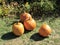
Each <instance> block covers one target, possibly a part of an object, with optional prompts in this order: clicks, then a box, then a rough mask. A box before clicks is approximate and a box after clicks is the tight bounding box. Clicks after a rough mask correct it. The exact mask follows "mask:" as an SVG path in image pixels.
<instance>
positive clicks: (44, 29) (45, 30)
mask: <svg viewBox="0 0 60 45" xmlns="http://www.w3.org/2000/svg"><path fill="white" fill-rule="evenodd" d="M39 34H40V35H41V36H43V37H46V36H48V35H49V34H51V28H50V27H49V25H47V24H43V25H42V26H41V28H40V29H39Z"/></svg>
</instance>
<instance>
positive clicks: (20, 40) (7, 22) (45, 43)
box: [0, 18, 60, 45]
mask: <svg viewBox="0 0 60 45" xmlns="http://www.w3.org/2000/svg"><path fill="white" fill-rule="evenodd" d="M14 21H15V19H9V18H5V19H0V45H60V18H55V19H52V18H48V19H46V20H44V21H43V22H42V21H39V20H36V22H37V27H36V28H35V29H34V30H33V31H25V33H24V34H23V35H21V36H20V37H16V36H15V35H14V34H13V33H12V23H13V22H14ZM44 22H46V23H47V24H48V25H49V26H50V27H51V28H52V33H51V35H49V37H46V38H43V37H42V36H39V34H38V30H39V28H40V26H41V25H42V24H43V23H44Z"/></svg>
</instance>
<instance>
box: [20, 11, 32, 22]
mask: <svg viewBox="0 0 60 45" xmlns="http://www.w3.org/2000/svg"><path fill="white" fill-rule="evenodd" d="M29 18H32V16H31V15H30V14H29V13H26V12H24V13H22V14H21V15H20V20H21V21H22V22H24V21H25V20H26V19H29Z"/></svg>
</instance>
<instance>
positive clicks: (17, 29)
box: [12, 22, 24, 36]
mask: <svg viewBox="0 0 60 45" xmlns="http://www.w3.org/2000/svg"><path fill="white" fill-rule="evenodd" d="M12 30H13V33H14V34H15V35H16V36H20V35H22V34H23V33H24V26H23V24H22V23H19V22H18V23H14V24H13V26H12Z"/></svg>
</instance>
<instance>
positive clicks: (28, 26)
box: [24, 19, 36, 30]
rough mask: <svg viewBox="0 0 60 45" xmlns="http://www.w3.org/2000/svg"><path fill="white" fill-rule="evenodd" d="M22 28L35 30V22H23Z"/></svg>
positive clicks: (31, 20) (32, 20)
mask: <svg viewBox="0 0 60 45" xmlns="http://www.w3.org/2000/svg"><path fill="white" fill-rule="evenodd" d="M24 26H25V28H26V30H33V29H34V28H36V22H35V20H34V19H29V20H25V21H24Z"/></svg>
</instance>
